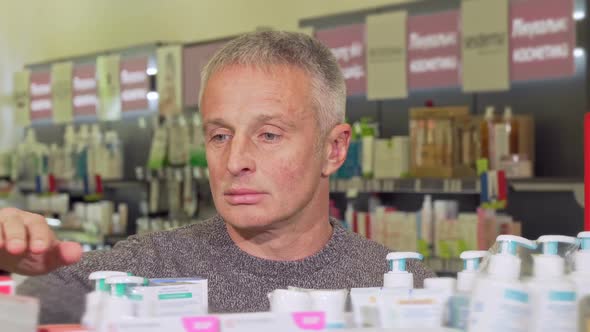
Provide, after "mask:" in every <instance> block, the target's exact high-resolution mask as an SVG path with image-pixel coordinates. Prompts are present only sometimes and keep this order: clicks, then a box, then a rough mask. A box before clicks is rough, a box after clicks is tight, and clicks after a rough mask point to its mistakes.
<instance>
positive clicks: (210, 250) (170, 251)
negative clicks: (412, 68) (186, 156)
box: [0, 32, 432, 323]
mask: <svg viewBox="0 0 590 332" xmlns="http://www.w3.org/2000/svg"><path fill="white" fill-rule="evenodd" d="M201 87H202V90H201V101H200V109H201V112H202V117H203V123H204V127H205V138H206V141H207V143H206V149H207V160H208V163H209V172H210V185H211V192H212V194H213V199H214V202H215V207H216V208H217V211H218V213H219V215H218V216H216V217H214V218H212V219H210V220H207V221H204V222H202V223H199V224H197V225H192V226H187V227H183V228H180V229H177V230H173V231H167V232H157V233H153V234H149V235H141V236H132V237H130V238H129V239H128V240H126V241H123V242H121V243H119V244H118V245H117V246H115V248H114V249H112V250H110V251H96V252H90V253H87V254H85V255H83V256H82V254H81V249H80V247H79V246H78V245H77V244H74V243H64V242H60V241H58V240H56V239H55V237H54V235H53V233H52V232H51V231H50V230H49V228H48V227H47V225H46V224H45V222H44V220H43V219H42V218H41V217H40V216H37V215H34V214H30V213H26V212H23V211H19V210H13V209H7V210H2V211H1V212H0V224H1V225H2V227H1V228H0V269H3V270H7V271H11V272H17V273H22V274H25V275H43V276H37V277H33V278H29V279H28V280H27V281H26V282H25V283H24V284H23V285H22V286H21V287H20V288H19V292H20V293H21V294H28V295H33V296H38V297H40V298H41V301H42V316H41V320H42V321H43V322H45V323H48V322H61V323H63V322H77V321H79V319H80V316H81V314H82V311H83V307H84V294H85V293H86V292H88V291H89V290H90V289H91V284H90V283H89V281H88V280H87V279H88V275H89V273H90V272H92V271H97V270H120V271H128V272H132V273H134V274H135V275H138V276H144V277H151V278H153V277H193V276H202V277H206V278H207V279H209V294H210V295H209V304H210V308H211V311H213V312H237V311H262V310H268V306H269V303H268V300H267V298H266V294H267V293H268V292H270V291H272V290H273V289H276V288H284V287H287V286H299V287H305V288H330V289H334V288H351V287H368V286H380V285H382V283H383V273H384V272H385V271H386V270H387V266H386V262H385V256H386V254H387V252H388V250H387V249H386V248H385V247H383V246H381V245H379V244H377V243H374V242H371V241H368V240H366V239H363V238H361V237H359V236H357V235H355V234H352V233H350V232H348V231H346V230H345V229H344V228H342V227H341V226H340V225H339V224H338V222H336V221H335V220H331V219H330V218H329V214H328V206H329V204H328V200H329V176H330V174H332V173H334V172H335V171H336V170H337V169H338V167H340V165H342V163H343V162H344V160H345V158H346V152H347V149H348V145H349V140H350V133H351V128H350V126H349V125H348V124H345V123H344V109H345V103H346V91H345V85H344V79H343V77H342V74H341V72H340V70H339V68H338V65H337V63H336V60H335V59H334V57H333V56H332V54H331V53H330V50H329V49H327V48H326V47H325V46H323V45H322V44H320V43H319V42H318V41H317V40H315V39H313V38H310V37H307V36H305V35H303V34H297V33H288V32H259V33H251V34H246V35H244V36H242V37H239V38H237V39H235V40H233V41H231V42H230V43H228V44H227V45H226V46H225V47H224V48H223V49H222V50H221V51H219V52H218V53H217V54H216V55H215V56H214V57H213V59H212V60H211V61H210V63H209V64H208V65H207V67H206V68H205V69H204V71H203V73H202V84H201ZM80 258H81V260H80ZM78 261H79V262H78ZM74 263H75V264H74ZM72 264H73V265H72ZM66 265H69V266H66ZM408 267H409V270H410V271H412V272H413V273H414V276H415V282H416V284H417V285H418V286H419V285H421V284H422V280H423V278H425V277H431V276H432V273H431V272H429V271H428V270H427V269H425V268H424V267H423V266H422V265H420V264H419V263H417V262H409V265H408ZM47 273H49V274H47Z"/></svg>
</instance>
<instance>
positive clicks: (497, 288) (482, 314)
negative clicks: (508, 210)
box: [468, 235, 536, 332]
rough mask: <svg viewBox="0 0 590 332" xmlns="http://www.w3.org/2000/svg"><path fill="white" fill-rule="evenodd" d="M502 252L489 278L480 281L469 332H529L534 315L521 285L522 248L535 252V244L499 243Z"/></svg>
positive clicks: (513, 239) (506, 238) (501, 239)
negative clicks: (519, 254)
mask: <svg viewBox="0 0 590 332" xmlns="http://www.w3.org/2000/svg"><path fill="white" fill-rule="evenodd" d="M496 242H497V243H498V244H499V246H500V248H499V252H498V253H497V254H494V255H493V256H492V257H491V258H490V265H489V267H488V271H487V274H482V275H480V276H479V277H478V278H477V279H476V281H475V286H474V289H473V295H472V298H471V305H470V313H469V324H468V331H470V332H497V331H511V332H526V331H527V326H528V322H529V321H528V318H529V315H530V303H529V293H528V291H527V288H526V287H525V286H524V285H523V284H522V283H521V282H520V280H519V277H520V269H521V259H520V258H519V257H518V253H517V248H518V247H519V246H521V247H525V248H529V249H531V250H532V249H535V248H536V244H535V243H534V242H533V241H530V240H527V239H525V238H522V237H519V236H514V235H500V236H498V238H497V239H496Z"/></svg>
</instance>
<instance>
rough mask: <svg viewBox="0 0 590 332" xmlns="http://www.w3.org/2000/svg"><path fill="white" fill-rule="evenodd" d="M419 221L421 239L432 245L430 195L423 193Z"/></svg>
mask: <svg viewBox="0 0 590 332" xmlns="http://www.w3.org/2000/svg"><path fill="white" fill-rule="evenodd" d="M420 223H421V233H422V239H423V240H424V241H426V242H427V243H428V245H432V236H433V231H432V223H433V213H432V196H430V195H425V196H424V201H423V202H422V209H421V210H420Z"/></svg>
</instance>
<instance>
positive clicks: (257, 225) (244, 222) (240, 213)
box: [219, 207, 276, 231]
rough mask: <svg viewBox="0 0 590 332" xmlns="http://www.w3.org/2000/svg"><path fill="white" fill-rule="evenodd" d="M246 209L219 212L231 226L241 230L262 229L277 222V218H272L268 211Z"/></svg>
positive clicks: (270, 226)
mask: <svg viewBox="0 0 590 332" xmlns="http://www.w3.org/2000/svg"><path fill="white" fill-rule="evenodd" d="M232 209H234V207H232ZM236 210H237V211H236ZM244 210H247V209H234V211H231V212H227V211H219V214H220V215H221V216H222V217H223V219H224V220H225V222H226V223H227V224H228V225H229V226H231V227H232V228H234V229H236V230H241V231H262V230H265V229H269V228H272V227H273V224H275V223H276V220H275V218H272V216H271V215H270V214H269V213H268V212H267V213H264V211H244Z"/></svg>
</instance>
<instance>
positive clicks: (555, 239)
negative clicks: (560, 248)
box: [537, 235, 590, 255]
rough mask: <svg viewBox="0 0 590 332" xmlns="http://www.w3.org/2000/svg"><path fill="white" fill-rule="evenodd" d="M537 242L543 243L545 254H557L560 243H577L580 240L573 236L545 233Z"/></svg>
mask: <svg viewBox="0 0 590 332" xmlns="http://www.w3.org/2000/svg"><path fill="white" fill-rule="evenodd" d="M589 240H590V239H589ZM537 242H539V243H541V244H542V246H543V255H557V245H558V243H568V244H576V243H577V242H578V240H577V239H576V238H575V237H571V236H564V235H543V236H541V237H539V239H538V240H537Z"/></svg>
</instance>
